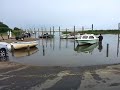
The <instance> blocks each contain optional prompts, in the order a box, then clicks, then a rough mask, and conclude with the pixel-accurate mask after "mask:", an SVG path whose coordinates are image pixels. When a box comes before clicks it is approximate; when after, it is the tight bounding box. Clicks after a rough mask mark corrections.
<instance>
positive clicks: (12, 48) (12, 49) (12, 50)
mask: <svg viewBox="0 0 120 90" xmlns="http://www.w3.org/2000/svg"><path fill="white" fill-rule="evenodd" d="M11 52H12V56H14V47H13V45H11Z"/></svg>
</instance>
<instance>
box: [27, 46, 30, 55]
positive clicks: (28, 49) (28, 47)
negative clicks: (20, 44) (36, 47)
mask: <svg viewBox="0 0 120 90" xmlns="http://www.w3.org/2000/svg"><path fill="white" fill-rule="evenodd" d="M27 51H28V56H30V46H29V45H28V46H27Z"/></svg>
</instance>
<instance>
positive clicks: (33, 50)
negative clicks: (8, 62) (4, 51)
mask: <svg viewBox="0 0 120 90" xmlns="http://www.w3.org/2000/svg"><path fill="white" fill-rule="evenodd" d="M37 51H38V48H37V47H33V48H30V50H29V51H28V50H27V49H20V50H14V52H13V56H14V57H25V56H30V55H32V54H34V53H36V52H37Z"/></svg>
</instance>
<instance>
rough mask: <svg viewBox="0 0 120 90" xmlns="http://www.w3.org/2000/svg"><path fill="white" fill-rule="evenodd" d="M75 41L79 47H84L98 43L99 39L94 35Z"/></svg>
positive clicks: (81, 36)
mask: <svg viewBox="0 0 120 90" xmlns="http://www.w3.org/2000/svg"><path fill="white" fill-rule="evenodd" d="M75 40H76V42H77V43H78V44H79V45H82V44H94V43H97V42H98V41H99V38H97V37H96V36H95V35H94V34H83V35H80V36H79V37H77V39H75Z"/></svg>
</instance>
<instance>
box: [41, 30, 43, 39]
mask: <svg viewBox="0 0 120 90" xmlns="http://www.w3.org/2000/svg"><path fill="white" fill-rule="evenodd" d="M41 29H42V39H43V28H41Z"/></svg>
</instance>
